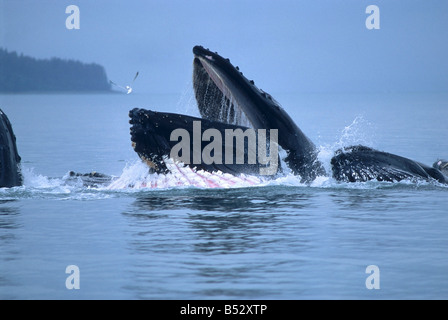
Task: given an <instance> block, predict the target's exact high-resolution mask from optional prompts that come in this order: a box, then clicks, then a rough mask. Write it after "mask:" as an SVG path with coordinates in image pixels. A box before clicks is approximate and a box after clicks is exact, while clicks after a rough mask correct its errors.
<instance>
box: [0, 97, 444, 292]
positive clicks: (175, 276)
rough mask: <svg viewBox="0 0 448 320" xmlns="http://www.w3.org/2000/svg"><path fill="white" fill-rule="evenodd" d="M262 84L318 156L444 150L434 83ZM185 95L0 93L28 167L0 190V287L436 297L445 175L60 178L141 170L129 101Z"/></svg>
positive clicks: (173, 101) (158, 105)
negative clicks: (357, 88)
mask: <svg viewBox="0 0 448 320" xmlns="http://www.w3.org/2000/svg"><path fill="white" fill-rule="evenodd" d="M272 94H273V96H274V97H276V99H277V100H278V101H280V102H281V103H282V105H283V106H284V107H285V109H286V110H287V112H288V113H290V115H291V117H292V118H293V119H294V120H295V121H296V123H297V124H298V125H299V127H301V129H302V130H303V131H304V132H305V133H306V134H307V135H308V137H309V138H310V139H311V140H313V141H314V142H315V144H316V145H317V146H318V147H319V149H320V150H321V152H320V158H321V160H322V161H323V162H324V164H325V165H326V166H327V168H329V161H330V158H331V156H332V154H333V152H334V151H335V150H336V149H338V148H340V147H342V146H349V145H353V144H359V143H361V144H364V145H368V146H371V147H374V148H377V149H380V150H384V151H388V152H392V153H395V154H398V155H402V156H405V157H409V158H411V159H415V160H418V161H420V162H423V163H426V164H432V163H433V162H434V161H436V160H437V159H438V158H448V139H447V136H448V130H447V128H448V127H447V125H446V120H447V119H448V95H447V94H400V95H399V94H377V95H362V94H353V95H337V94H333V95H318V94H308V95H304V94H275V93H272ZM193 100H194V99H193V95H192V93H191V92H188V91H187V92H186V93H185V94H184V95H182V96H178V95H145V94H139V93H137V92H136V93H133V94H131V95H120V94H109V95H94V94H92V95H65V94H54V95H32V94H30V95H2V96H0V107H1V108H2V109H3V110H4V111H5V113H6V114H7V115H8V117H9V118H10V120H11V122H12V125H13V128H14V131H15V134H16V136H17V144H18V148H19V153H20V155H21V156H22V165H23V171H24V177H25V185H24V186H22V187H18V188H12V189H0V299H447V298H448V274H447V272H448V232H447V230H448V214H447V213H448V187H446V186H442V185H438V184H435V183H428V182H411V181H404V182H400V183H385V182H383V183H380V182H368V183H352V184H350V183H338V182H336V181H334V180H333V179H331V178H325V177H322V178H320V179H318V180H317V181H315V182H313V183H312V184H311V185H303V184H301V183H300V181H299V180H298V179H297V178H296V177H293V176H291V175H286V176H283V177H279V178H278V179H275V180H273V181H268V182H261V183H259V184H256V185H250V186H248V185H246V184H244V183H241V184H238V183H237V184H235V185H234V186H232V187H223V188H209V187H201V186H196V185H190V186H189V185H188V184H187V185H185V184H184V185H181V186H169V185H168V186H165V187H163V186H162V187H159V188H148V187H146V188H145V187H141V185H140V187H138V188H119V187H117V188H107V187H100V188H86V187H83V186H82V185H81V184H80V183H68V181H67V179H66V178H67V173H68V172H69V171H70V170H74V171H77V172H83V173H87V172H92V171H97V172H102V173H106V174H110V175H114V176H116V177H118V178H119V179H125V181H131V182H132V181H134V182H136V185H139V184H138V183H137V182H138V180H139V179H141V178H142V172H143V173H144V172H146V167H144V165H142V164H141V163H140V161H139V159H138V157H137V155H136V154H135V152H134V151H133V150H132V148H131V145H130V136H129V123H128V116H127V114H128V111H129V110H130V109H132V108H134V107H142V108H148V109H152V110H156V111H157V110H158V111H171V112H180V113H187V114H192V115H197V111H196V110H195V106H194V102H193ZM72 265H74V266H77V267H78V270H79V273H77V272H75V273H72V272H70V271H67V270H66V269H67V267H68V266H72ZM370 265H374V266H376V267H377V269H375V271H374V273H373V274H370V272H369V273H366V269H367V267H368V266H370ZM66 271H67V272H66ZM75 276H77V277H76V278H75V280H73V279H74V277H75ZM373 276H375V278H374V280H373V282H372V281H371V278H369V277H373ZM72 280H73V282H72ZM67 281H68V282H69V283H68V286H67ZM366 282H367V283H374V284H375V285H379V288H377V289H375V288H374V289H368V288H367V285H366ZM75 283H79V289H69V288H68V287H70V284H75Z"/></svg>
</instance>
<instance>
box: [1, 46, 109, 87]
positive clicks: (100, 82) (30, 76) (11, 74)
mask: <svg viewBox="0 0 448 320" xmlns="http://www.w3.org/2000/svg"><path fill="white" fill-rule="evenodd" d="M104 91H111V85H110V83H109V81H108V79H107V75H106V71H105V69H104V67H103V66H101V65H99V64H96V63H90V64H86V63H82V62H80V61H75V60H63V59H59V58H51V59H35V58H32V57H28V56H24V55H23V54H20V55H19V54H17V53H16V52H8V51H7V50H6V49H2V48H0V92H3V93H21V92H104Z"/></svg>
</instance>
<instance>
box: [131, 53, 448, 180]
mask: <svg viewBox="0 0 448 320" xmlns="http://www.w3.org/2000/svg"><path fill="white" fill-rule="evenodd" d="M193 54H194V59H193V89H194V94H195V98H196V101H197V105H198V108H199V112H200V115H201V117H202V118H196V117H190V116H186V115H180V114H172V113H165V112H155V111H150V110H144V109H133V110H131V111H130V112H129V117H130V121H129V122H130V124H131V129H130V132H131V141H132V145H133V147H134V150H135V151H136V152H137V154H138V155H139V156H140V158H141V159H142V160H143V161H144V162H146V163H147V164H148V165H149V166H150V168H151V170H152V171H153V172H158V173H166V172H167V167H166V166H165V165H164V161H165V160H166V159H167V158H169V157H170V151H171V150H172V148H173V141H171V140H172V139H171V133H172V132H173V130H175V129H176V128H183V129H185V130H187V131H188V132H191V131H192V129H191V128H192V123H193V122H194V121H201V123H202V130H203V131H204V130H207V129H210V128H215V129H217V130H218V131H219V132H224V131H225V130H226V129H234V128H240V129H242V130H244V129H246V128H248V127H251V128H254V129H278V145H279V146H280V147H281V148H282V149H283V150H284V151H285V152H286V157H285V158H284V159H283V160H284V162H285V164H286V165H287V166H288V168H289V169H290V170H291V171H292V172H293V173H294V174H296V175H298V176H300V178H301V180H302V182H304V183H310V182H312V181H313V180H315V179H316V177H318V176H330V175H331V176H332V177H333V178H334V179H335V180H337V181H342V182H365V181H369V180H377V181H390V182H396V181H401V180H404V179H409V180H416V179H417V180H418V179H423V180H427V181H437V182H440V183H448V163H447V162H446V161H444V160H439V161H438V162H436V163H434V165H433V166H432V167H430V166H427V165H424V164H422V163H419V162H417V161H414V160H411V159H407V158H405V157H401V156H398V155H394V154H391V153H387V152H383V151H378V150H375V149H372V148H369V147H366V146H361V145H358V146H351V147H346V148H342V149H340V150H338V151H336V153H335V155H334V157H333V158H332V159H331V171H332V172H330V173H328V172H326V170H325V169H324V166H323V165H322V163H321V162H320V161H319V159H318V150H317V148H316V146H315V145H314V144H313V142H312V141H311V140H310V139H309V138H308V137H307V136H306V135H305V134H304V133H303V132H302V131H301V130H300V128H299V127H298V126H297V125H296V123H295V122H294V121H293V120H292V119H291V117H290V116H289V115H288V114H287V113H286V111H285V110H284V109H283V108H282V107H281V105H280V104H279V103H278V102H277V101H276V100H275V99H274V98H273V97H272V96H271V95H270V94H268V93H267V92H265V91H263V90H261V89H259V88H257V87H256V86H255V83H254V81H253V80H249V79H248V78H246V77H245V76H244V75H243V73H242V72H241V71H240V69H239V68H238V67H235V66H233V64H232V63H231V62H230V60H229V59H226V58H223V57H222V56H220V55H219V54H218V53H216V52H212V51H210V50H209V49H205V48H204V47H202V46H195V47H194V48H193ZM204 147H205V145H204V144H203V145H201V148H204ZM251 148H252V149H253V148H255V146H253V145H252V146H251V145H245V150H244V152H245V153H246V154H247V153H250V152H251ZM252 152H254V150H252ZM222 163H224V162H222ZM189 166H191V167H194V168H196V169H200V170H205V171H210V172H213V171H218V170H219V171H222V172H224V173H231V174H239V173H249V174H254V173H255V172H256V170H257V169H258V168H259V166H260V164H251V165H249V164H244V165H241V164H240V165H238V164H234V165H223V164H214V163H212V164H208V163H200V164H194V165H192V164H189ZM281 170H282V169H281V168H279V170H278V172H281Z"/></svg>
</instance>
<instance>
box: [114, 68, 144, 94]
mask: <svg viewBox="0 0 448 320" xmlns="http://www.w3.org/2000/svg"><path fill="white" fill-rule="evenodd" d="M138 74H139V72H138V71H137V73H136V74H135V77H134V80H132V84H134V81H135V79H137V77H138ZM110 83H111V84H113V85H114V86H117V87H119V88H121V89H123V90H125V91H126V94H130V93H131V92H132V87H131V86H129V85H128V86H125V87H123V86H120V85H119V84H116V83H115V82H113V81H112V80H110ZM132 84H131V85H132Z"/></svg>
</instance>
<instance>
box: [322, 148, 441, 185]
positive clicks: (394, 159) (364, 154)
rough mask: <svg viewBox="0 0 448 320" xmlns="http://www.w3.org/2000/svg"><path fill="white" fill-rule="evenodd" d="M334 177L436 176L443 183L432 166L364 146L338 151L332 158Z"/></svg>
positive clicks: (351, 179) (355, 179)
mask: <svg viewBox="0 0 448 320" xmlns="http://www.w3.org/2000/svg"><path fill="white" fill-rule="evenodd" d="M331 165H332V170H333V177H334V178H335V179H336V180H339V181H347V182H365V181H369V180H377V181H389V182H395V181H401V180H405V179H411V180H412V179H425V180H429V179H435V180H437V181H439V182H445V180H444V179H443V175H439V174H438V173H437V171H436V170H435V169H434V170H431V169H432V168H430V167H427V166H425V165H422V164H420V163H418V162H415V161H413V160H410V159H407V158H404V157H400V156H397V155H394V154H390V153H387V152H382V151H378V150H374V149H371V148H368V147H364V146H354V147H349V148H345V149H343V150H338V151H337V152H336V155H335V156H334V157H333V158H332V159H331Z"/></svg>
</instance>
